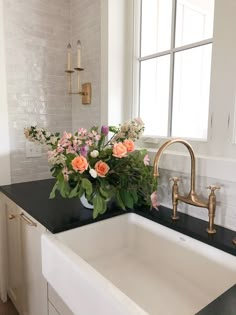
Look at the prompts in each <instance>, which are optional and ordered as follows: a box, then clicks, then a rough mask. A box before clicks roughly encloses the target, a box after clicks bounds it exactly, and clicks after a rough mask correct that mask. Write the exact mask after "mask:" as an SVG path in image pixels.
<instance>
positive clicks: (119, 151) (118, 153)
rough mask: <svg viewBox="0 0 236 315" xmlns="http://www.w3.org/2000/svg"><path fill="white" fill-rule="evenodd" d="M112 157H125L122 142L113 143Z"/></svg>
mask: <svg viewBox="0 0 236 315" xmlns="http://www.w3.org/2000/svg"><path fill="white" fill-rule="evenodd" d="M112 151H113V156H115V157H117V158H120V159H121V158H123V157H126V156H127V148H126V146H125V145H124V144H123V143H122V142H118V143H115V144H114V146H113V150H112Z"/></svg>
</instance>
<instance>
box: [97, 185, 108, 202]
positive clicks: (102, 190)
mask: <svg viewBox="0 0 236 315" xmlns="http://www.w3.org/2000/svg"><path fill="white" fill-rule="evenodd" d="M99 192H100V194H101V195H102V196H103V197H104V198H105V199H108V198H110V192H109V191H106V190H105V189H104V188H102V187H100V188H99Z"/></svg>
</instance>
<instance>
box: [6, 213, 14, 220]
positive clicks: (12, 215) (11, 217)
mask: <svg viewBox="0 0 236 315" xmlns="http://www.w3.org/2000/svg"><path fill="white" fill-rule="evenodd" d="M15 218H16V216H15V215H14V214H9V216H8V219H9V220H12V219H15Z"/></svg>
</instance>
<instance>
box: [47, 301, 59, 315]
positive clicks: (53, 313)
mask: <svg viewBox="0 0 236 315" xmlns="http://www.w3.org/2000/svg"><path fill="white" fill-rule="evenodd" d="M48 315H60V314H59V313H58V312H57V311H56V309H55V307H54V306H53V305H52V304H51V303H50V302H49V303H48Z"/></svg>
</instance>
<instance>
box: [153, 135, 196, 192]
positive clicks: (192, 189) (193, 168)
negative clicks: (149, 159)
mask: <svg viewBox="0 0 236 315" xmlns="http://www.w3.org/2000/svg"><path fill="white" fill-rule="evenodd" d="M174 143H182V144H183V145H184V146H185V147H186V148H187V149H188V151H189V154H190V157H191V186H190V194H193V193H194V192H195V173H196V162H195V161H196V159H195V155H194V152H193V148H192V147H191V145H190V144H189V143H188V142H187V141H185V140H183V139H172V140H168V141H166V142H165V143H164V144H163V145H162V146H161V147H160V148H159V150H158V151H157V154H156V156H155V159H154V176H159V171H158V166H159V162H160V158H161V156H162V153H163V152H164V151H165V149H166V148H168V147H169V146H170V145H172V144H174Z"/></svg>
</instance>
